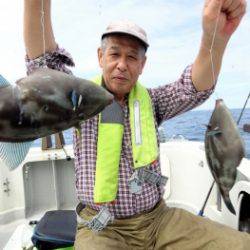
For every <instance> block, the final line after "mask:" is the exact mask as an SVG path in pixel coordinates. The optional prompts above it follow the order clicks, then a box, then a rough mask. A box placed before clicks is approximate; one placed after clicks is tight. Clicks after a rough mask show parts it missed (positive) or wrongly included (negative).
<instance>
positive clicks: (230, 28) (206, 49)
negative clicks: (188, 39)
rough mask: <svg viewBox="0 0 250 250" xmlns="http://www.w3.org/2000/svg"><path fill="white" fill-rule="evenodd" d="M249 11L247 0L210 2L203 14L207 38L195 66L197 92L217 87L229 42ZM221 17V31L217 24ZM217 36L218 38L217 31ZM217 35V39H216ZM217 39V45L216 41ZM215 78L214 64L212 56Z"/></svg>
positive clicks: (202, 44)
mask: <svg viewBox="0 0 250 250" xmlns="http://www.w3.org/2000/svg"><path fill="white" fill-rule="evenodd" d="M245 12H246V1H245V0H206V1H205V5H204V11H203V20H202V21H203V35H202V40H201V46H200V50H199V53H198V56H197V58H196V59H195V62H194V64H193V67H192V81H193V84H194V86H195V88H196V90H197V91H202V90H207V89H210V88H212V87H213V85H214V84H215V81H216V80H217V78H218V75H219V72H220V68H221V63H222V57H223V54H224V51H225V48H226V46H227V43H228V41H229V39H230V37H231V36H232V34H233V33H234V31H235V30H236V29H237V27H238V26H239V24H240V22H241V19H242V17H243V15H244V14H245ZM218 15H219V19H218V24H217V29H216V22H217V17H218ZM215 29H216V33H215V36H214V32H215ZM213 36H214V39H213ZM213 40H214V42H213ZM212 42H213V47H212V50H211V54H212V61H213V67H214V75H213V70H212V63H211V54H210V49H211V46H212Z"/></svg>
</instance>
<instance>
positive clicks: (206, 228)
mask: <svg viewBox="0 0 250 250" xmlns="http://www.w3.org/2000/svg"><path fill="white" fill-rule="evenodd" d="M95 214H96V212H95V211H93V210H91V209H90V208H85V209H84V210H82V211H81V216H82V217H83V218H85V219H90V218H91V217H92V216H93V215H95ZM85 249H86V250H95V249H96V250H125V249H126V250H133V249H145V250H150V249H157V250H163V249H169V250H171V249H178V250H182V249H192V250H193V249H212V250H214V249H225V250H231V249H232V250H237V249H246V250H249V249H250V235H249V234H247V233H242V232H239V231H236V230H234V229H232V228H229V227H226V226H224V225H221V224H219V223H216V222H213V221H211V220H208V219H205V218H203V217H199V216H196V215H193V214H191V213H189V212H187V211H185V210H183V209H179V208H168V207H167V206H166V205H165V202H164V201H161V202H160V203H159V204H158V205H157V206H156V207H155V208H154V209H153V210H152V211H150V212H147V213H143V214H140V215H137V216H133V217H132V218H129V219H116V220H114V222H113V223H112V224H111V225H109V226H108V227H106V228H105V229H104V230H103V231H101V232H99V233H93V232H92V231H91V230H89V229H88V228H86V227H80V226H79V228H78V231H77V235H76V241H75V250H85Z"/></svg>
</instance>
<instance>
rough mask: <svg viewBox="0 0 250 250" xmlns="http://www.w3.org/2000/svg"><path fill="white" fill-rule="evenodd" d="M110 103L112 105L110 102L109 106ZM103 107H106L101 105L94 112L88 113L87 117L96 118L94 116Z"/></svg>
mask: <svg viewBox="0 0 250 250" xmlns="http://www.w3.org/2000/svg"><path fill="white" fill-rule="evenodd" d="M111 103H112V101H111V102H110V104H111ZM105 107H106V105H101V106H100V107H98V108H97V109H96V110H95V111H94V112H92V113H90V114H89V115H88V116H89V117H93V116H96V115H97V114H99V113H100V112H101V111H102V110H103V109H104V108H105Z"/></svg>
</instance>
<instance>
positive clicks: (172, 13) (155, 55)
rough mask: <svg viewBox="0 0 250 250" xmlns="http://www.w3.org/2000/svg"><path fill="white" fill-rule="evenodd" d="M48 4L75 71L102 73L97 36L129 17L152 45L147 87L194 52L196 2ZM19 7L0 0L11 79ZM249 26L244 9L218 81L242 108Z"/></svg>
mask: <svg viewBox="0 0 250 250" xmlns="http://www.w3.org/2000/svg"><path fill="white" fill-rule="evenodd" d="M51 2H52V14H53V15H52V20H53V27H54V33H55V37H56V40H57V42H58V44H59V45H61V46H63V47H64V48H66V49H67V50H68V51H69V52H71V53H72V55H73V57H74V60H75V62H76V68H75V69H74V72H75V74H77V75H80V76H84V77H91V76H93V75H95V74H98V73H99V72H100V69H99V67H98V61H97V47H98V46H99V43H100V35H101V33H102V32H103V31H104V29H105V27H106V26H107V25H108V23H109V22H110V21H112V20H115V19H129V20H132V21H134V22H136V23H138V24H139V25H141V26H142V27H144V29H145V30H146V31H147V33H148V37H149V41H150V48H149V51H148V60H147V64H146V67H145V70H144V73H143V75H142V77H141V81H142V82H144V83H145V85H146V86H148V87H153V86H158V85H160V84H165V83H168V82H172V81H174V80H176V79H177V78H178V77H179V76H180V74H181V72H182V71H183V70H184V68H185V67H186V66H187V65H188V64H190V63H192V62H193V60H194V58H195V56H196V55H197V53H198V49H199V44H200V39H201V32H202V29H201V16H202V8H203V3H202V1H200V0H193V1H190V0H189V1H188V0H173V1H164V0H155V1H143V2H142V1H139V0H138V1H137V0H133V1H132V0H131V1H130V0H127V1H115V0H108V1H107V0H105V1H104V0H99V1H97V0H92V1H91V0H74V1H67V0H53V1H51ZM22 5H23V1H20V0H12V1H1V2H0V9H1V10H2V11H1V15H0V22H1V23H2V24H3V23H4V24H6V25H1V26H0V32H1V46H0V53H1V60H0V69H1V73H2V74H3V75H6V77H8V78H9V79H11V80H12V81H14V80H15V79H16V78H19V77H21V76H22V75H25V67H24V63H23V58H24V46H23V38H22V15H23V13H22ZM249 30H250V16H249V13H247V15H246V16H245V17H244V19H243V21H242V24H241V25H240V27H239V29H238V30H237V31H236V33H235V34H234V36H233V37H232V39H231V41H230V43H229V45H228V48H227V50H226V53H225V56H224V60H223V67H222V70H221V74H220V78H219V81H218V88H217V91H218V94H217V95H218V96H220V97H222V98H226V99H228V100H231V101H230V102H229V103H230V105H231V107H240V106H241V102H242V101H241V100H242V96H241V95H242V94H243V93H245V92H248V91H249V86H250V83H249V82H250V70H249V66H250V57H249V54H250V43H249V41H250V32H249ZM243 38H244V39H243ZM234 93H237V95H236V94H234ZM238 95H239V96H238ZM213 103H214V100H213V99H211V100H210V101H208V102H207V103H205V104H204V105H202V106H201V108H213Z"/></svg>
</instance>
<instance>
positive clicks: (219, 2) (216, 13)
mask: <svg viewBox="0 0 250 250" xmlns="http://www.w3.org/2000/svg"><path fill="white" fill-rule="evenodd" d="M246 5H247V3H246V0H205V5H204V10H203V19H202V22H203V46H205V47H207V48H210V46H211V43H212V40H213V36H214V32H215V30H216V33H215V37H214V47H215V48H216V47H219V48H220V47H225V46H226V44H227V42H228V40H229V38H230V37H231V35H232V34H233V33H234V31H235V30H236V29H237V27H238V26H239V24H240V22H241V19H242V17H243V16H244V14H245V12H246ZM218 18H219V19H218ZM217 19H218V23H217ZM216 25H217V28H216Z"/></svg>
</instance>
